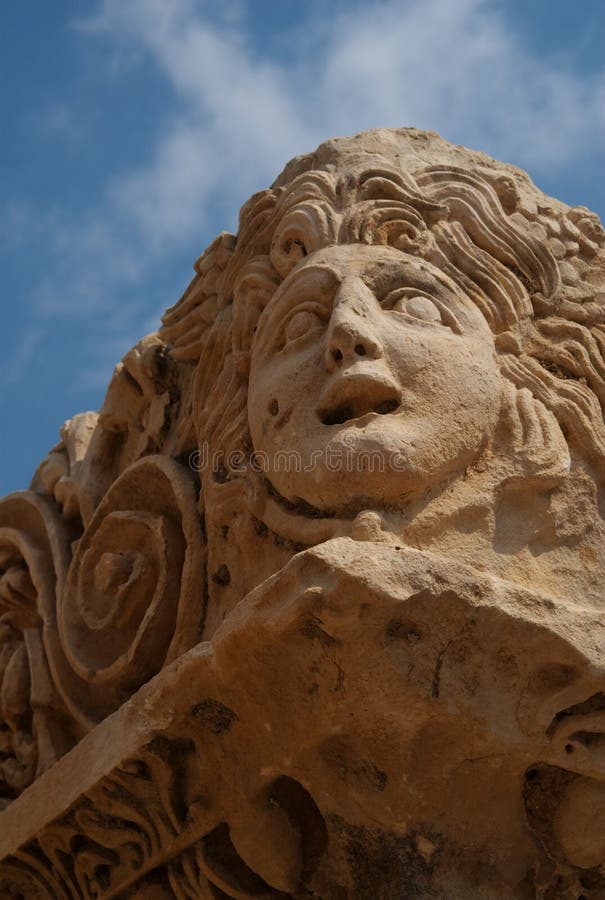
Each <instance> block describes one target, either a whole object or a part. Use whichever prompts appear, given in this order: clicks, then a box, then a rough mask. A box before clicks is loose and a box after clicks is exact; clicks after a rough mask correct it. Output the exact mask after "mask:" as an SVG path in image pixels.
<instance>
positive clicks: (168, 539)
mask: <svg viewBox="0 0 605 900" xmlns="http://www.w3.org/2000/svg"><path fill="white" fill-rule="evenodd" d="M203 555H204V554H203V536H202V532H201V527H200V523H199V515H198V511H197V506H196V494H195V489H194V485H193V480H192V478H191V475H190V473H189V472H188V471H187V470H185V469H184V468H183V467H182V466H181V465H180V464H178V463H176V462H175V461H174V460H171V459H169V458H166V457H159V456H155V457H147V458H145V459H143V460H140V461H139V462H137V463H135V464H134V465H132V466H131V467H130V468H129V469H127V470H126V471H125V472H124V473H123V474H122V475H121V477H120V478H119V479H118V480H117V481H116V482H115V483H114V484H113V485H112V486H111V488H110V489H109V491H108V492H107V494H106V495H105V497H104V498H103V500H102V501H101V503H100V505H99V507H98V508H97V510H96V512H95V514H94V516H93V518H92V519H91V521H90V523H89V524H88V527H87V528H86V531H85V532H84V535H83V536H82V538H81V540H80V541H79V542H78V544H77V546H76V548H75V553H74V557H73V560H72V563H71V566H70V568H69V572H68V575H67V581H66V585H65V590H64V591H63V593H62V596H60V597H59V598H58V602H57V611H56V619H55V621H52V622H50V623H48V627H47V634H46V638H47V645H48V652H49V657H50V659H51V663H52V665H53V669H54V674H55V677H56V680H57V683H58V685H59V688H60V690H61V693H62V695H63V697H64V700H65V702H66V704H67V705H68V707H69V709H70V711H71V712H72V714H73V715H74V716H75V717H76V718H77V719H78V721H79V722H80V723H81V724H82V725H84V727H85V728H90V727H92V726H93V725H94V724H96V722H98V721H100V720H101V719H103V718H104V717H105V716H106V715H108V714H109V713H110V712H112V711H113V710H115V709H117V708H118V707H119V706H120V705H121V704H122V703H123V702H124V701H125V700H126V699H127V698H128V697H129V696H130V695H131V694H132V693H133V692H134V691H135V690H137V688H139V687H140V686H141V685H142V684H144V683H145V682H146V681H147V680H148V679H149V678H151V677H152V676H153V675H154V674H156V673H157V672H158V671H159V670H160V669H161V668H162V666H163V665H165V664H166V663H167V662H169V661H170V660H171V659H173V658H175V657H176V656H178V655H179V654H180V653H182V652H183V651H184V650H186V649H188V648H189V647H190V646H192V645H193V644H194V643H195V642H196V641H197V640H198V639H199V634H200V631H201V627H202V625H203V614H204V598H203V585H204V577H203Z"/></svg>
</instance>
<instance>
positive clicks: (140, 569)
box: [0, 129, 605, 900]
mask: <svg viewBox="0 0 605 900" xmlns="http://www.w3.org/2000/svg"><path fill="white" fill-rule="evenodd" d="M603 243H604V232H603V229H602V226H601V224H600V222H599V220H598V218H597V217H596V216H595V215H594V214H593V213H591V212H589V211H588V210H587V209H585V208H583V207H576V208H573V209H570V208H569V207H567V206H565V205H564V204H562V203H559V202H558V201H557V200H554V199H552V198H550V197H546V196H545V195H543V194H542V193H541V192H540V191H539V190H538V189H537V188H536V187H535V186H534V185H533V184H532V183H531V181H530V180H529V178H528V177H527V175H526V174H525V173H524V172H522V171H520V170H518V169H516V168H514V167H512V166H509V165H506V164H503V163H499V162H496V161H494V160H492V159H490V158H488V157H486V156H484V155H483V154H480V153H476V152H473V151H470V150H467V149H465V148H463V147H457V146H453V145H451V144H448V143H447V142H445V141H444V140H442V139H441V138H440V137H438V136H437V135H435V134H433V133H430V132H421V131H416V130H414V129H401V130H396V131H373V132H367V133H364V134H361V135H357V136H355V137H353V138H343V139H335V140H332V141H328V142H326V143H325V144H322V145H321V147H319V148H318V150H317V151H316V152H315V153H313V154H310V155H307V156H302V157H298V158H297V159H295V160H293V161H292V162H291V163H289V164H288V166H286V168H285V170H284V172H283V173H282V174H281V175H280V176H279V177H278V179H277V181H276V182H275V183H274V184H273V186H272V187H271V188H269V189H268V190H266V191H262V192H260V193H259V194H256V195H255V196H254V197H252V198H251V199H250V200H249V201H248V202H247V203H246V204H245V205H244V207H243V208H242V211H241V216H240V227H239V232H238V234H237V236H233V235H230V234H221V235H220V236H219V237H218V238H217V239H216V240H215V241H214V242H213V243H212V244H211V246H210V247H209V248H208V249H207V250H206V251H205V252H204V253H203V254H202V256H201V257H200V259H199V260H198V261H197V263H196V264H195V272H196V274H195V277H194V279H193V281H192V282H191V284H190V286H189V287H188V289H187V291H186V292H185V294H184V295H183V297H182V299H181V300H180V301H179V302H178V303H177V304H176V305H175V306H173V307H172V308H171V309H169V310H168V311H167V312H166V314H165V316H164V320H163V326H162V328H161V329H160V331H159V332H158V333H157V334H153V335H149V336H148V337H146V338H144V339H143V340H142V341H141V342H140V343H139V344H137V346H136V347H134V348H133V349H132V350H131V351H130V352H129V353H128V354H127V355H126V357H125V358H124V360H123V361H122V363H120V364H119V365H118V367H117V368H116V371H115V374H114V377H113V379H112V381H111V384H110V385H109V388H108V392H107V396H106V399H105V402H104V404H103V407H102V409H101V411H100V413H99V414H98V415H96V414H93V413H85V414H83V415H81V416H76V417H75V418H74V419H72V420H71V421H70V422H68V423H66V424H65V426H64V427H63V429H62V431H61V442H60V443H59V444H58V445H57V446H56V447H55V448H54V449H53V450H52V451H51V452H50V453H49V455H48V456H47V457H46V458H45V459H44V460H43V462H42V463H41V465H40V467H39V468H38V470H37V472H36V474H35V476H34V479H33V481H32V484H31V487H30V490H29V491H24V492H21V493H16V494H13V495H11V496H9V497H7V498H6V499H5V500H4V501H2V503H1V504H0V616H1V617H0V794H1V796H2V797H3V798H4V799H3V801H2V802H3V805H4V806H5V809H4V812H3V813H2V814H1V815H0V856H1V857H2V858H3V862H2V863H0V894H1V895H2V896H7V897H15V898H19V897H21V898H26V900H29V898H30V897H42V898H93V897H95V898H102V897H106V898H109V897H112V898H114V897H116V898H118V897H119V898H151V900H161V898H171V897H176V898H181V900H185V898H187V900H189V898H197V897H201V898H207V900H212V898H214V900H216V898H232V900H240V898H249V900H252V898H278V897H293V898H300V900H302V898H325V900H348V898H351V900H365V898H371V900H374V898H385V900H390V898H392V900H412V898H427V900H428V898H442V900H467V898H469V900H516V898H519V900H532V898H543V900H559V898H562V900H566V898H570V900H579V898H598V897H605V839H604V838H603V826H602V823H603V817H604V816H605V621H604V616H603V611H604V609H603V608H604V605H605V599H604V594H605V591H604V587H605V576H604V572H605V521H604V516H605V513H604V497H603V475H604V472H605V424H604V419H603V405H604V404H605V298H604V295H603V285H604V283H605V253H604V252H603V249H602V248H603Z"/></svg>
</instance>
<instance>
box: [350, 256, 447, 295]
mask: <svg viewBox="0 0 605 900" xmlns="http://www.w3.org/2000/svg"><path fill="white" fill-rule="evenodd" d="M361 279H362V281H363V282H364V284H365V285H367V287H369V288H370V290H372V291H373V292H374V294H375V295H376V297H377V298H378V299H381V298H382V297H383V296H384V295H385V294H387V293H388V292H389V291H392V290H393V289H394V288H396V287H410V288H416V289H418V290H419V291H424V292H426V293H427V294H432V293H433V294H434V293H437V292H439V293H443V291H444V290H446V291H448V293H451V288H449V285H446V284H444V283H443V282H442V281H441V280H440V279H438V278H436V277H435V275H434V274H433V273H432V272H429V271H427V270H422V269H418V268H417V267H415V266H403V267H402V266H401V264H400V263H398V264H392V265H389V266H381V267H379V268H376V269H374V270H372V271H370V272H365V273H363V274H362V275H361Z"/></svg>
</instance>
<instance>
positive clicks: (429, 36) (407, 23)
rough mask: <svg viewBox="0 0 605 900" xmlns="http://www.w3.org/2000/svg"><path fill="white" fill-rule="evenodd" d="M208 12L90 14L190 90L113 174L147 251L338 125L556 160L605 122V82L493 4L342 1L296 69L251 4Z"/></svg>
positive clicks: (294, 59)
mask: <svg viewBox="0 0 605 900" xmlns="http://www.w3.org/2000/svg"><path fill="white" fill-rule="evenodd" d="M234 8H235V10H236V11H239V12H240V13H241V10H239V7H238V6H237V5H236V6H235V7H234ZM206 9H207V7H206V6H205V5H204V4H201V5H200V4H199V3H195V2H193V0H168V2H167V0H131V2H129V3H128V4H124V3H123V2H122V0H103V2H102V3H101V5H100V7H99V10H98V13H97V14H96V16H94V17H93V18H91V19H89V20H87V21H86V22H83V23H81V24H80V28H81V30H82V31H83V32H85V33H87V34H88V35H89V36H92V35H97V36H99V35H103V36H104V37H105V38H108V37H109V38H110V39H111V40H112V41H113V43H114V46H119V47H122V48H123V47H124V45H126V46H128V47H131V48H132V49H133V50H134V51H135V52H140V51H143V52H144V53H145V54H147V56H148V58H150V59H151V61H152V62H153V63H154V64H155V65H156V66H157V67H158V69H159V70H160V71H161V73H163V75H164V77H165V78H166V79H167V80H168V82H169V84H170V85H171V87H172V88H173V89H174V91H175V93H176V96H177V97H178V98H179V101H180V110H179V116H178V118H172V119H170V120H169V121H167V122H166V128H165V132H164V135H163V137H161V138H160V140H159V141H158V143H157V146H156V147H155V148H154V150H153V152H152V154H151V158H150V160H149V161H148V163H147V164H146V165H144V166H143V167H141V168H140V169H139V170H137V171H133V172H130V173H127V174H126V175H121V176H120V177H118V178H116V179H114V180H113V181H112V183H111V186H110V197H111V200H112V202H113V203H114V204H115V208H116V209H117V210H119V212H120V214H121V215H123V216H125V217H126V218H128V217H130V218H131V219H132V223H133V227H134V229H135V231H136V232H137V233H140V234H141V235H142V236H143V238H144V240H145V241H146V242H148V243H149V245H150V247H155V246H157V244H158V242H165V241H169V242H173V241H180V240H183V238H184V237H185V236H186V235H190V234H191V233H192V231H193V230H195V229H197V230H198V231H199V229H200V223H202V222H203V221H204V208H205V206H206V204H207V201H208V197H209V196H210V195H212V194H214V193H217V192H218V193H222V194H223V196H224V198H225V202H226V203H229V204H236V205H239V204H240V203H241V201H243V200H244V199H245V198H246V195H247V194H248V193H249V192H250V190H252V189H255V188H256V187H258V186H260V185H261V184H263V183H266V182H268V181H270V180H272V178H273V177H274V176H275V175H276V174H277V172H278V171H279V169H280V168H281V166H282V165H283V164H284V163H285V162H286V161H287V159H288V158H289V157H290V156H291V155H294V154H295V153H297V152H298V153H300V152H304V151H307V150H310V149H312V148H313V146H314V145H315V144H316V143H317V142H318V141H319V140H321V139H323V138H326V137H329V136H331V135H333V134H338V133H340V134H346V133H350V132H355V131H359V130H361V129H363V128H367V127H377V126H381V125H389V126H397V125H402V124H410V125H411V124H413V125H417V126H420V127H426V128H432V129H434V130H438V131H440V132H441V133H443V134H444V136H445V137H450V138H452V139H454V140H456V141H464V142H465V143H467V144H469V145H471V146H473V145H474V146H476V147H478V148H480V149H485V150H488V151H489V152H492V153H493V154H496V155H498V156H500V157H501V158H504V159H507V158H509V159H511V160H514V161H516V162H519V163H520V164H524V165H532V166H553V165H562V164H564V163H566V162H567V161H568V160H570V159H572V158H573V157H574V156H575V155H576V154H578V153H580V152H581V151H582V148H583V147H585V146H590V144H591V143H594V141H595V140H596V139H597V137H598V136H599V135H600V134H601V133H602V131H603V116H604V113H603V104H602V103H601V102H600V101H601V100H602V99H603V81H601V82H600V84H599V83H592V82H590V81H588V80H582V79H581V78H579V77H578V76H576V75H574V74H573V73H572V72H571V71H566V72H563V71H559V70H558V69H557V68H556V66H555V64H554V63H549V62H548V61H544V60H542V61H541V60H538V59H536V58H534V57H532V55H531V54H530V52H529V51H528V49H527V48H526V47H525V46H524V45H523V43H522V41H521V39H520V37H519V36H518V35H517V34H516V33H515V32H514V30H513V28H512V26H511V24H510V23H508V22H507V20H506V18H505V17H504V15H503V13H502V12H501V8H500V6H499V4H497V3H495V2H488V0H457V2H456V3H452V2H451V0H423V2H403V0H387V2H373V3H368V4H365V5H362V6H360V7H358V8H355V7H353V13H351V11H350V9H347V10H344V9H343V8H342V6H340V5H339V4H336V5H335V7H334V9H335V10H336V13H335V14H334V15H333V16H331V17H326V18H325V20H324V23H323V25H322V26H321V27H320V26H318V25H317V22H316V23H315V26H314V30H313V35H314V38H313V39H307V41H306V42H304V43H301V45H300V47H301V48H302V49H299V50H297V49H296V47H293V48H292V56H291V59H290V61H289V64H288V65H286V64H284V63H282V64H277V63H275V62H272V61H270V60H268V59H265V58H259V57H258V55H257V54H256V53H255V51H254V50H253V49H252V47H251V44H250V42H249V40H248V39H247V36H246V33H245V31H244V30H243V27H242V20H241V15H234V16H232V18H233V21H234V22H235V24H234V25H230V24H225V22H224V21H222V22H219V23H217V22H216V21H215V20H214V21H212V20H211V19H210V18H209V15H208V13H207V12H206V11H205V10H206ZM339 10H340V11H339Z"/></svg>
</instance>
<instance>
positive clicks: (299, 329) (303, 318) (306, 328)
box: [284, 309, 319, 344]
mask: <svg viewBox="0 0 605 900" xmlns="http://www.w3.org/2000/svg"><path fill="white" fill-rule="evenodd" d="M318 323H319V317H318V316H316V315H315V313H312V312H310V311H309V310H308V309H301V310H300V311H299V312H297V313H295V314H294V315H293V316H292V318H291V319H289V321H288V323H287V324H286V327H285V328H284V338H285V344H290V343H292V342H293V341H295V340H297V339H298V338H299V337H302V336H303V335H305V334H308V333H309V332H310V331H312V330H313V329H315V328H316V327H317V325H318Z"/></svg>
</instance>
